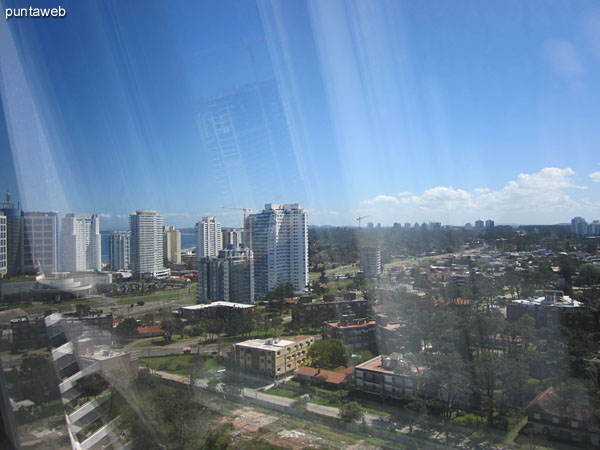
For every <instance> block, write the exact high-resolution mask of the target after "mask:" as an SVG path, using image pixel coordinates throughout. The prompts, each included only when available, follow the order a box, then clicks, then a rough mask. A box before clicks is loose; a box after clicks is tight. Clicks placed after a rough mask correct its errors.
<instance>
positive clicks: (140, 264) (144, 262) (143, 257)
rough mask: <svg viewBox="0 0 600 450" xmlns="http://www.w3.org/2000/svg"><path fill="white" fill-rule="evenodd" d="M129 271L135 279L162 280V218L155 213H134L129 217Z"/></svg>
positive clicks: (163, 272)
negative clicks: (130, 270)
mask: <svg viewBox="0 0 600 450" xmlns="http://www.w3.org/2000/svg"><path fill="white" fill-rule="evenodd" d="M129 227H130V231H131V249H130V250H131V269H132V271H133V274H134V276H135V277H137V278H163V277H166V276H168V275H169V273H170V271H169V269H166V268H165V267H164V266H163V218H162V216H160V215H159V214H158V213H157V212H156V211H145V210H144V211H136V212H135V214H132V215H130V216H129Z"/></svg>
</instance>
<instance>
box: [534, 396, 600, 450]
mask: <svg viewBox="0 0 600 450" xmlns="http://www.w3.org/2000/svg"><path fill="white" fill-rule="evenodd" d="M571 406H572V407H571ZM525 412H526V413H527V421H528V422H529V423H530V424H531V425H533V428H534V430H535V432H536V433H540V434H545V435H547V436H552V437H554V438H558V439H560V440H563V441H571V442H575V443H578V444H591V445H592V446H593V447H595V448H597V447H599V446H600V421H599V418H598V416H597V413H596V411H595V410H594V408H593V407H592V406H591V405H581V404H577V405H569V401H568V399H564V398H563V399H561V398H560V394H559V393H558V392H557V391H556V389H554V387H552V386H551V387H549V388H548V389H546V390H545V391H544V392H542V393H541V394H539V395H538V396H537V397H536V398H534V399H533V400H532V401H531V403H529V405H527V408H526V409H525Z"/></svg>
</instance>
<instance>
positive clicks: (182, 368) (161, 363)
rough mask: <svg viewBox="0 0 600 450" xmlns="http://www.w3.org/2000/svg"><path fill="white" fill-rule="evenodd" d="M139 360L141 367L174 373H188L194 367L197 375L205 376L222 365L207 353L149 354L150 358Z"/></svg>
mask: <svg viewBox="0 0 600 450" xmlns="http://www.w3.org/2000/svg"><path fill="white" fill-rule="evenodd" d="M139 360H140V366H142V367H150V368H151V369H154V370H160V371H162V372H169V373H174V374H176V375H189V374H190V372H191V370H192V369H193V368H196V369H197V374H198V376H205V375H208V374H210V373H214V372H216V371H217V370H219V369H222V368H223V367H224V366H223V365H222V364H219V363H218V362H217V360H216V358H214V357H211V356H208V355H168V356H151V357H150V358H139Z"/></svg>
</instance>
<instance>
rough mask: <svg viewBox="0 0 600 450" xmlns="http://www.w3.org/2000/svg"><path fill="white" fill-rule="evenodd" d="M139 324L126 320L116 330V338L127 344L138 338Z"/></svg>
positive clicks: (132, 320)
mask: <svg viewBox="0 0 600 450" xmlns="http://www.w3.org/2000/svg"><path fill="white" fill-rule="evenodd" d="M138 327H139V324H138V322H137V320H135V319H125V320H124V321H123V322H121V323H120V324H119V325H117V327H116V328H115V336H116V338H117V340H118V341H120V342H126V341H128V340H130V339H135V338H136V337H137V336H138V331H137V329H138Z"/></svg>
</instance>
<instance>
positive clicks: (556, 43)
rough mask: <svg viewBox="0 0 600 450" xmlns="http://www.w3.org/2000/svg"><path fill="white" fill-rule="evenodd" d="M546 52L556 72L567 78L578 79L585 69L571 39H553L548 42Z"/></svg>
mask: <svg viewBox="0 0 600 450" xmlns="http://www.w3.org/2000/svg"><path fill="white" fill-rule="evenodd" d="M544 53H545V56H546V59H547V61H548V63H549V64H550V66H551V67H552V70H553V71H554V73H556V74H557V75H558V76H561V77H563V78H566V79H570V80H573V79H578V78H580V77H581V76H583V75H584V74H585V69H584V66H583V63H582V61H581V58H580V57H579V53H578V51H577V49H576V48H575V46H574V45H573V44H571V43H570V42H569V41H565V40H558V39H557V40H552V41H548V42H546V45H545V48H544Z"/></svg>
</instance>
